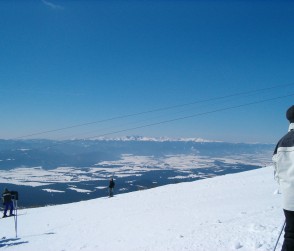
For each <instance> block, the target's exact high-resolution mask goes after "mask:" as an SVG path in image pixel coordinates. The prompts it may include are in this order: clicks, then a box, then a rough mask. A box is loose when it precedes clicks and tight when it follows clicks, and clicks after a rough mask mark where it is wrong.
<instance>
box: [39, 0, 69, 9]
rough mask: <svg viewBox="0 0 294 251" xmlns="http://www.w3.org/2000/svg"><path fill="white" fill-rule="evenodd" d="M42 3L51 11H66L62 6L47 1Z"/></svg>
mask: <svg viewBox="0 0 294 251" xmlns="http://www.w3.org/2000/svg"><path fill="white" fill-rule="evenodd" d="M42 2H43V4H45V5H46V6H48V7H50V8H51V9H54V10H63V9H64V8H63V7H62V6H60V5H57V4H54V3H51V2H49V1H46V0H42Z"/></svg>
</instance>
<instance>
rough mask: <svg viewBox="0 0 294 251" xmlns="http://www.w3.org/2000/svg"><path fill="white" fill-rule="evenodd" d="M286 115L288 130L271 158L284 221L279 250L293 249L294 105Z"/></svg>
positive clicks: (293, 250) (289, 250) (292, 250)
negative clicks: (281, 242)
mask: <svg viewBox="0 0 294 251" xmlns="http://www.w3.org/2000/svg"><path fill="white" fill-rule="evenodd" d="M286 117H287V119H288V120H289V122H290V126H289V131H288V133H287V134H286V135H284V137H282V138H281V139H280V140H279V142H278V144H277V146H276V148H275V150H274V154H273V158H272V160H273V164H274V174H275V179H276V180H277V181H278V183H279V187H280V191H281V193H282V199H283V210H284V215H285V222H286V225H285V229H284V231H285V234H284V242H283V246H282V250H281V251H294V105H293V106H291V107H290V108H289V109H288V110H287V112H286Z"/></svg>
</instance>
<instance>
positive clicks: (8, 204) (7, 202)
mask: <svg viewBox="0 0 294 251" xmlns="http://www.w3.org/2000/svg"><path fill="white" fill-rule="evenodd" d="M2 200H3V205H4V214H3V218H5V217H7V211H8V209H10V211H9V216H12V215H13V201H12V194H11V192H10V191H8V189H7V188H5V190H4V192H3V193H2Z"/></svg>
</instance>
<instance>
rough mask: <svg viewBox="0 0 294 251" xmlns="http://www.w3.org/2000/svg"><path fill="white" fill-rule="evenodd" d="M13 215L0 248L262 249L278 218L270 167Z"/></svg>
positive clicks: (4, 224) (271, 241) (269, 245)
mask: <svg viewBox="0 0 294 251" xmlns="http://www.w3.org/2000/svg"><path fill="white" fill-rule="evenodd" d="M19 192H20V198H21V191H19ZM20 203H21V201H19V204H20ZM18 213H19V217H18V221H17V223H18V227H17V230H18V231H17V233H18V237H17V238H16V235H15V234H16V232H15V224H14V218H13V217H10V218H6V219H1V221H0V225H1V226H0V229H1V235H0V238H1V237H5V239H2V240H0V248H2V249H3V250H8V251H18V250H22V251H28V250H30V251H35V250H36V251H37V250H38V251H39V250H41V251H47V250H48V251H49V250H52V251H74V250H83V251H84V250H87V251H97V250H98V251H99V250H101V251H102V250H103V251H104V250H108V251H112V250H113V251H165V250H169V251H179V250H191V251H192V250H193V251H201V250H203V251H211V250H220V251H228V250H242V251H250V250H258V251H264V250H273V247H274V245H275V241H276V240H277V238H278V235H279V232H280V229H281V226H282V224H283V221H284V218H283V212H282V208H281V195H280V194H279V193H278V192H277V185H276V183H275V181H274V179H273V170H272V167H266V168H262V169H257V170H254V171H248V172H243V173H237V174H230V175H225V176H218V177H215V178H210V179H205V180H200V181H195V182H191V183H180V184H175V185H167V186H163V187H158V188H154V189H150V190H144V191H138V192H133V193H127V194H121V195H117V196H115V197H113V198H106V197H105V198H98V199H94V200H90V201H82V202H78V203H73V204H64V205H59V206H48V207H43V208H35V209H24V210H18ZM282 239H283V237H282V238H281V240H280V243H281V242H282ZM280 248H281V244H279V246H278V249H277V250H279V249H280Z"/></svg>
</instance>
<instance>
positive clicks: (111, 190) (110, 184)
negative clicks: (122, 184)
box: [108, 178, 115, 197]
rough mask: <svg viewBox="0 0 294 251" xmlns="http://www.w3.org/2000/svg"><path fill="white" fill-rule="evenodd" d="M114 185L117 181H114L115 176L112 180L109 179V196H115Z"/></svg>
mask: <svg viewBox="0 0 294 251" xmlns="http://www.w3.org/2000/svg"><path fill="white" fill-rule="evenodd" d="M114 186H115V183H114V181H113V178H111V179H110V181H109V186H108V189H109V197H112V196H113V189H114Z"/></svg>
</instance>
